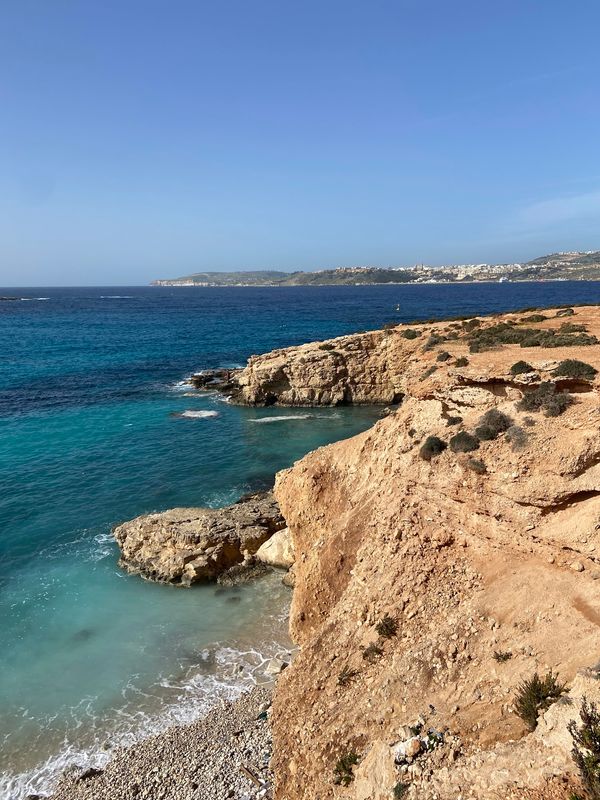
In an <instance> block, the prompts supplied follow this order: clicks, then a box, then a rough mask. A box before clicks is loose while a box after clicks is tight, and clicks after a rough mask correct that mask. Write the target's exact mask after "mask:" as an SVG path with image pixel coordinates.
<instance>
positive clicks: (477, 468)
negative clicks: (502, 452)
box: [467, 458, 487, 475]
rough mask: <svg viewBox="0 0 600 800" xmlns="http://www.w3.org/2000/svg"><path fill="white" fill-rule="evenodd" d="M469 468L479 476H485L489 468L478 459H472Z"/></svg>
mask: <svg viewBox="0 0 600 800" xmlns="http://www.w3.org/2000/svg"><path fill="white" fill-rule="evenodd" d="M467 467H468V468H469V469H471V470H473V472H476V473H477V475H485V473H486V472H487V467H486V466H485V464H484V463H483V461H480V460H479V459H478V458H470V459H469V460H468V461H467Z"/></svg>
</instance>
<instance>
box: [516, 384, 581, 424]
mask: <svg viewBox="0 0 600 800" xmlns="http://www.w3.org/2000/svg"><path fill="white" fill-rule="evenodd" d="M572 403H573V398H572V397H571V395H570V394H569V393H568V392H559V391H557V389H556V384H555V383H552V382H550V381H544V382H543V383H540V385H539V386H538V387H537V388H535V389H534V390H533V391H531V392H526V393H525V394H524V395H523V397H522V398H521V400H519V402H518V403H517V408H518V409H519V410H520V411H543V412H544V414H545V415H546V416H547V417H558V416H560V414H562V413H563V411H565V410H566V409H567V408H568V407H569V406H570V405H571V404H572Z"/></svg>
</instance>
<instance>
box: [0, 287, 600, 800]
mask: <svg viewBox="0 0 600 800" xmlns="http://www.w3.org/2000/svg"><path fill="white" fill-rule="evenodd" d="M0 295H19V296H22V297H28V298H32V299H31V300H28V301H22V302H21V301H10V302H0V344H1V345H2V346H1V347H0V486H1V489H2V491H1V492H0V559H1V569H0V619H1V625H0V751H1V755H0V772H4V773H5V775H4V778H3V779H1V781H0V797H3V798H8V797H11V798H12V797H19V796H23V795H24V794H26V793H27V792H31V791H40V790H44V789H47V788H48V787H49V786H50V785H51V781H52V779H53V776H55V774H56V769H57V768H58V767H59V766H62V765H64V764H65V763H68V762H69V761H72V762H75V763H85V762H89V761H90V760H91V761H93V762H94V763H101V762H102V761H103V760H105V759H106V758H107V750H106V749H105V748H106V747H108V746H111V745H112V744H114V743H115V742H117V743H118V742H127V741H131V740H132V739H133V738H135V737H136V736H140V735H144V734H147V733H148V732H151V731H154V730H158V729H160V728H161V727H163V726H164V725H165V724H167V723H169V722H172V721H174V720H178V719H182V720H188V719H192V718H194V717H196V716H197V715H198V714H200V713H202V711H203V710H204V709H205V708H206V707H207V706H208V704H210V703H211V702H214V699H215V698H216V697H218V696H220V695H229V694H231V693H232V692H233V693H235V692H236V691H239V688H240V686H242V685H243V684H244V682H246V681H248V680H250V676H251V673H252V670H253V668H254V669H257V670H258V672H259V673H260V671H261V670H260V666H259V665H260V664H261V662H262V659H263V658H265V657H267V656H268V655H271V654H274V653H275V652H279V651H280V650H281V648H285V647H288V646H289V643H288V642H287V639H286V634H285V619H284V617H285V608H286V603H287V601H288V598H289V594H288V591H287V590H286V589H284V588H283V587H282V586H281V585H280V582H279V576H273V577H272V578H267V579H265V580H263V581H259V582H257V583H256V584H254V585H252V586H247V587H244V588H241V589H239V590H218V589H216V588H215V587H196V588H194V589H192V590H183V589H176V588H173V587H167V586H158V585H154V584H149V583H146V582H144V581H142V580H141V579H139V578H137V577H133V576H128V575H124V574H123V573H122V572H120V571H119V570H118V568H117V566H116V560H117V549H116V547H115V545H114V543H113V541H112V538H111V536H110V528H111V526H112V525H114V524H115V523H117V522H119V521H122V520H124V519H129V518H131V517H133V516H135V515H137V514H141V513H147V512H149V511H156V510H162V509H166V508H170V507H173V506H177V505H204V504H206V505H213V506H218V505H223V504H225V503H229V502H231V501H233V500H235V499H237V497H239V496H240V495H241V494H243V493H245V492H247V491H249V490H252V489H256V488H261V487H264V486H267V485H269V484H270V482H271V481H272V478H273V475H274V473H275V472H276V471H277V470H278V469H281V468H283V467H286V466H289V465H290V464H291V463H293V461H294V460H296V459H297V458H300V457H301V456H302V455H303V454H304V453H306V452H307V451H309V450H311V449H314V448H315V447H318V446H320V445H322V444H325V443H327V442H330V441H335V440H336V439H340V438H345V437H347V436H350V435H352V434H354V433H355V432H358V431H360V430H363V429H364V428H366V427H368V426H370V425H371V424H372V422H373V421H374V419H376V418H377V417H378V415H379V411H378V410H374V409H368V408H362V409H361V408H356V409H318V410H310V409H281V408H280V409H245V408H237V407H234V406H231V405H228V404H227V403H224V402H223V400H222V399H221V398H220V397H218V396H213V395H201V396H195V395H194V394H193V393H190V391H189V386H187V385H186V384H185V383H183V382H182V381H183V380H184V378H185V377H186V375H189V374H190V373H191V372H193V371H196V370H198V369H201V368H212V367H219V366H235V365H239V364H242V363H243V362H244V360H245V359H246V358H247V357H248V356H249V355H250V354H251V353H252V352H261V351H266V350H269V349H272V348H274V347H280V346H286V345H289V344H295V343H299V342H302V341H306V340H309V339H314V338H326V337H329V336H335V335H339V334H342V333H347V332H350V331H353V330H356V329H363V328H375V327H379V326H381V325H382V324H383V323H385V322H388V321H390V320H401V319H405V320H410V319H415V318H419V317H424V316H444V315H447V314H458V313H468V312H482V311H490V310H501V309H506V308H511V307H512V308H514V307H521V306H527V305H538V304H550V303H553V302H554V303H557V302H562V303H564V302H573V303H574V302H576V301H577V300H579V301H584V300H585V301H587V302H590V301H593V300H596V301H599V302H600V286H599V285H598V284H595V283H594V284H581V283H578V284H567V283H560V284H526V285H523V284H519V285H514V284H513V285H510V284H508V285H507V284H503V285H498V284H495V285H492V284H488V285H475V286H462V287H457V286H446V287H444V286H422V287H410V286H405V287H402V286H384V287H337V288H336V287H332V288H319V287H308V288H299V287H290V288H289V289H221V290H218V289H214V290H210V289H163V288H160V289H158V288H127V289H124V288H123V287H119V288H118V289H115V288H112V289H106V288H104V289H72V290H69V289H35V290H22V289H21V290H15V289H10V290H0ZM33 298H47V299H45V300H43V301H41V300H37V301H36V300H35V299H33ZM398 305H399V306H400V310H399V311H397V310H396V307H397V306H398ZM240 663H241V664H242V665H243V670H242V672H241V673H240V672H239V669H238V666H239V664H240Z"/></svg>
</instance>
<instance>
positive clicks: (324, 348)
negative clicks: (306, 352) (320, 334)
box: [319, 342, 335, 350]
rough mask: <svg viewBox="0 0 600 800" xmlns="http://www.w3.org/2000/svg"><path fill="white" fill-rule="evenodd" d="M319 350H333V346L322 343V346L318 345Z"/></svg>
mask: <svg viewBox="0 0 600 800" xmlns="http://www.w3.org/2000/svg"><path fill="white" fill-rule="evenodd" d="M319 350H335V345H333V344H329V342H323V344H320V345H319Z"/></svg>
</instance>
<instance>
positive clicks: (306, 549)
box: [239, 308, 600, 800]
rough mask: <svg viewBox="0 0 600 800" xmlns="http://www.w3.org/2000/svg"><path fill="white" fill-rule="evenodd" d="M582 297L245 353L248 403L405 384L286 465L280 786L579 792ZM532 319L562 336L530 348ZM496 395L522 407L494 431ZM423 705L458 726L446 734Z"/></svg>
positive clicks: (597, 462)
mask: <svg viewBox="0 0 600 800" xmlns="http://www.w3.org/2000/svg"><path fill="white" fill-rule="evenodd" d="M557 314H559V316H556V315H557ZM566 314H570V312H563V311H556V310H554V311H547V312H545V313H544V315H543V316H544V317H547V319H541V320H540V319H539V318H537V320H536V321H535V326H533V323H532V322H531V320H525V321H523V320H522V318H523V314H512V315H511V314H507V315H504V316H503V317H501V318H495V319H491V318H490V319H483V320H480V321H478V322H475V323H466V324H465V323H463V324H461V323H437V324H433V325H432V324H429V325H421V326H418V327H419V329H420V335H419V336H417V337H416V338H413V339H407V338H405V337H406V334H405V331H406V330H407V329H406V328H404V327H402V326H400V327H398V328H395V329H393V330H390V331H384V332H379V333H371V334H362V335H358V336H356V337H343V338H342V339H341V340H340V339H336V340H333V341H332V342H330V343H327V344H326V346H323V345H318V344H315V345H306V346H304V347H299V348H296V349H288V350H284V351H277V352H276V353H273V354H270V355H267V356H262V357H255V358H253V359H251V360H250V362H249V365H248V367H247V368H246V369H245V370H244V371H243V372H242V374H241V377H240V380H239V384H240V387H241V391H242V393H243V397H244V399H245V401H247V402H266V401H268V402H271V401H272V396H273V395H274V396H275V398H276V399H275V402H286V403H290V404H304V403H321V402H324V403H332V402H340V401H341V402H345V401H347V400H348V399H349V398H351V399H352V400H354V401H358V402H369V401H377V402H387V403H391V402H393V401H394V400H396V399H398V397H399V395H402V396H403V397H404V399H403V401H402V404H401V405H400V406H399V407H398V409H397V410H395V411H394V412H393V413H390V414H389V415H388V416H387V417H385V418H384V419H382V420H381V421H380V422H378V423H377V424H376V425H375V426H374V427H373V428H372V429H371V430H369V431H367V432H366V433H363V434H361V435H359V436H356V437H354V438H352V439H349V440H347V441H343V442H339V443H337V444H334V445H330V446H328V447H324V448H321V449H319V450H317V451H315V452H314V453H311V454H309V455H308V456H306V457H305V458H304V459H302V460H301V461H299V462H298V463H297V464H295V465H294V466H293V467H292V468H291V469H289V470H287V471H284V472H282V473H280V474H279V476H278V478H277V482H276V488H275V495H276V497H277V500H278V501H279V504H280V507H281V510H282V513H283V515H284V517H285V519H286V523H287V525H288V527H289V530H290V533H291V537H292V542H293V548H294V551H295V566H294V571H295V589H294V594H293V601H292V610H291V619H290V628H291V633H292V635H293V638H294V639H295V641H296V642H297V643H298V644H299V646H300V650H299V653H298V655H297V657H296V659H295V661H294V662H293V664H292V665H291V666H290V667H289V668H288V669H287V670H286V671H285V672H284V673H283V675H282V676H281V678H280V679H279V682H278V685H277V689H276V693H275V702H274V709H273V731H274V742H275V751H274V758H273V767H274V770H275V774H276V781H277V783H276V798H277V800H300V799H302V800H316V798H320V799H321V800H324V799H325V798H334V797H335V798H338V797H339V798H351V799H352V800H368V799H370V798H392V797H394V796H395V795H394V789H395V787H396V785H397V784H398V785H399V788H397V789H396V792H398V794H397V795H396V796H405V797H407V798H419V800H424V799H425V798H428V799H429V798H431V800H433V798H438V800H450V798H452V800H456V798H478V799H481V800H485V799H487V798H490V799H491V798H495V800H499V799H500V798H517V797H518V798H531V799H532V800H533V798H538V800H541V799H542V798H544V799H545V800H550V798H553V800H554V798H563V797H564V798H565V800H566V799H567V798H568V797H569V793H570V791H572V790H573V789H572V787H573V786H574V785H575V783H576V775H575V768H574V764H573V762H572V760H571V757H570V749H571V739H570V736H569V734H568V733H567V731H566V724H567V722H568V720H570V719H576V718H577V717H578V709H579V704H580V701H581V698H582V696H583V695H587V696H588V697H589V698H590V699H592V700H593V699H600V681H599V680H598V677H599V673H598V671H597V667H596V666H595V665H596V663H597V661H598V656H599V654H600V580H598V578H600V563H599V561H600V534H599V530H600V406H599V403H598V384H597V381H596V379H595V377H594V373H593V370H591V371H589V370H588V371H587V373H586V375H584V376H583V377H582V374H583V373H582V372H581V370H582V368H581V367H573V366H571V368H570V369H567V368H566V367H564V365H562V366H561V369H562V371H563V372H565V373H567V372H568V373H569V374H563V375H557V367H558V365H559V364H561V362H563V361H564V360H566V359H579V360H581V361H584V362H586V363H587V364H588V365H591V366H592V367H594V368H595V369H600V346H599V345H598V344H596V341H597V340H596V339H595V338H594V337H595V336H596V335H600V310H599V309H597V308H576V309H575V313H574V314H572V315H571V316H569V319H568V321H569V326H567V327H564V324H565V315H566ZM498 325H500V326H501V327H500V329H498V327H497V326H498ZM560 326H563V327H562V328H560ZM573 326H575V330H572V328H573ZM532 327H535V330H536V331H545V332H546V333H544V334H543V336H542V334H539V335H538V334H535V335H533V334H532V335H533V338H534V339H535V338H536V336H537V339H538V341H544V342H545V344H546V346H543V347H540V346H525V347H520V346H519V342H520V341H522V340H523V339H524V336H523V330H525V329H530V328H532ZM581 327H584V328H585V329H586V330H585V331H583V332H582V330H581ZM492 328H494V329H495V332H494V331H493V330H492ZM559 328H560V331H559ZM488 329H489V330H488ZM481 330H484V331H487V333H486V334H485V336H483V337H482V336H481ZM477 331H479V333H478V332H477ZM502 331H503V333H502ZM548 331H550V333H548ZM569 331H570V333H569ZM486 337H487V339H486ZM556 337H558V338H556ZM577 337H580V338H577ZM582 337H583V338H582ZM499 339H500V340H509V341H512V343H508V344H502V342H501V341H499ZM525 339H527V341H531V339H530V338H527V336H526V337H525ZM484 340H486V341H487V344H485V343H484ZM566 345H568V346H566ZM331 348H333V349H331ZM478 350H479V352H477V351H478ZM471 351H474V352H471ZM338 352H339V353H342V352H343V353H345V354H346V355H345V356H344V359H343V366H342V359H341V357H339V358H338V357H337V356H336V355H335V353H338ZM525 359H526V361H527V362H529V363H528V364H526V365H525V367H523V366H521V367H520V373H519V369H517V370H513V371H511V367H512V366H513V365H515V363H516V362H518V361H522V360H525ZM350 363H352V364H353V366H352V369H351V370H350V368H349V364H350ZM433 368H435V369H433ZM561 369H559V370H558V371H559V372H560V371H561ZM514 371H516V372H517V373H519V374H516V375H515V374H513V372H514ZM584 372H585V370H584ZM544 383H546V384H547V383H550V384H551V385H550V386H548V385H546V386H545V387H544V386H542V389H541V390H540V385H541V384H544ZM565 393H566V394H567V395H568V398H567V400H564V396H565ZM557 395H559V396H560V397H559V399H557ZM544 396H545V397H546V401H543V397H544ZM548 397H550V400H548ZM523 398H527V399H526V403H525V405H526V406H527V409H528V410H525V409H523V408H522V401H523ZM536 398H538V399H540V398H541V399H540V403H541V405H542V407H541V408H540V409H539V410H535V407H536V402H535V401H536ZM560 398H563V399H562V400H561V399H560ZM544 402H545V403H546V405H545V406H544ZM532 408H533V409H534V410H530V409H532ZM544 408H545V411H544ZM490 409H495V410H497V411H500V412H502V413H503V414H505V415H507V416H508V417H509V418H510V420H509V422H508V423H506V424H505V425H504V427H503V429H502V430H501V431H500V432H498V431H495V436H494V438H489V431H488V432H487V433H486V432H485V431H483V430H481V423H482V421H481V417H482V415H483V414H484V413H485V412H486V411H489V410H490ZM561 412H562V413H561ZM546 414H550V415H552V414H555V416H547V415H546ZM501 427H502V426H501ZM476 431H477V435H476V436H475V434H476ZM461 432H462V434H461V436H459V437H458V439H454V440H453V441H452V442H451V439H452V437H454V436H455V435H456V434H457V433H461ZM466 434H469V435H470V437H472V438H469V437H468V436H466ZM431 436H436V437H438V438H439V439H440V440H442V442H444V443H445V444H450V446H448V447H447V448H446V449H444V450H443V451H441V452H436V450H440V449H441V448H440V447H439V446H438V447H434V448H433V451H434V452H433V453H432V452H431V451H432V448H431V446H429V445H428V446H427V447H425V449H424V450H422V448H423V446H424V443H425V442H426V440H427V438H428V437H431ZM467 444H468V446H470V447H474V448H476V449H474V450H472V451H469V452H464V451H462V452H461V450H464V448H465V447H466V446H467ZM423 456H424V457H423ZM388 617H389V618H391V620H392V624H391V625H390V623H389V620H388V623H387V626H386V625H385V624H384V625H379V629H378V623H381V622H382V621H383V620H384V619H386V618H388ZM394 623H395V624H396V625H397V629H396V630H393V628H394V627H395V625H394ZM549 669H551V670H553V671H554V672H556V673H558V674H559V676H560V679H561V680H563V681H566V683H567V685H568V687H569V690H570V691H569V694H568V695H567V696H566V697H567V700H563V701H559V702H558V703H556V704H555V705H552V706H551V707H550V709H549V710H548V711H547V712H546V713H545V714H544V715H543V716H541V717H540V722H539V724H538V727H537V730H536V731H534V732H529V731H528V729H527V728H526V726H525V724H524V723H523V722H522V720H521V719H520V718H519V717H518V716H517V715H516V714H515V713H514V710H513V709H514V699H515V692H516V690H517V687H518V685H519V683H520V682H521V681H523V680H525V679H528V678H530V677H531V676H532V675H533V674H534V673H535V672H536V671H538V672H539V673H540V674H545V672H546V671H547V670H549ZM417 722H418V726H417V729H420V730H421V731H427V730H428V729H430V728H431V729H435V731H437V732H440V733H441V734H442V735H441V736H439V737H438V738H436V737H437V734H432V736H433V737H434V741H433V742H431V747H430V749H427V748H426V747H425V745H424V744H423V743H422V742H421V743H419V742H415V741H414V740H415V727H414V726H415V724H416V723H417ZM407 726H411V727H407ZM416 738H417V739H418V736H417V737H416ZM407 752H408V753H410V754H409V755H408V756H407V757H405V756H403V755H402V754H406V753H407ZM354 756H356V759H357V762H358V763H356V764H352V765H351V766H350V767H349V770H348V771H347V773H346V772H344V769H343V768H342V771H341V773H340V769H339V767H340V759H342V760H343V759H344V757H351V759H350V760H351V761H352V760H353V759H354ZM397 762H400V763H397ZM346 763H348V762H346ZM336 764H337V765H338V774H337V777H338V783H337V784H336V782H335V777H336V776H335V772H334V770H335V768H336ZM346 779H347V780H346ZM346 782H347V784H348V785H344V784H345V783H346ZM402 792H404V794H402Z"/></svg>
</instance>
